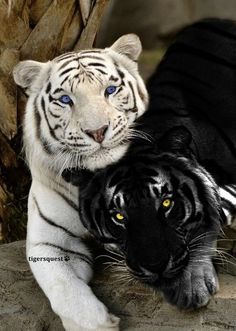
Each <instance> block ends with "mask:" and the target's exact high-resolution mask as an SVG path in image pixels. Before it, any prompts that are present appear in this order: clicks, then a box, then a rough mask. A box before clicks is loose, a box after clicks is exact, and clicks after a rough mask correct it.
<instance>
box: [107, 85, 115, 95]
mask: <svg viewBox="0 0 236 331" xmlns="http://www.w3.org/2000/svg"><path fill="white" fill-rule="evenodd" d="M115 91H116V86H113V85H111V86H108V87H107V88H106V90H105V94H113V93H114V92H115Z"/></svg>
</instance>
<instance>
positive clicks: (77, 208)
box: [55, 190, 79, 212]
mask: <svg viewBox="0 0 236 331" xmlns="http://www.w3.org/2000/svg"><path fill="white" fill-rule="evenodd" d="M55 192H56V193H57V194H58V195H59V196H60V197H61V198H62V199H63V200H65V202H67V203H68V205H69V206H70V207H71V208H73V209H74V210H75V211H77V212H79V207H78V206H77V205H76V204H75V203H74V202H73V201H72V200H70V199H69V198H67V197H66V196H65V195H64V194H63V193H61V192H59V191H57V190H55Z"/></svg>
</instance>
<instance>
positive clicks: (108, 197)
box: [76, 20, 236, 308]
mask: <svg viewBox="0 0 236 331" xmlns="http://www.w3.org/2000/svg"><path fill="white" fill-rule="evenodd" d="M148 90H149V93H150V107H149V110H148V112H147V113H146V114H145V115H144V116H143V117H142V118H141V119H140V120H139V122H140V129H141V130H143V131H145V132H147V133H149V134H150V135H151V136H152V137H153V142H152V143H151V142H150V143H149V142H147V141H144V140H140V141H136V142H134V143H133V144H132V146H131V148H130V150H129V152H128V153H127V155H126V157H125V158H124V159H123V160H121V161H120V162H118V163H117V164H115V165H112V166H110V167H108V168H106V169H104V170H100V171H96V172H95V173H94V174H93V173H90V172H88V171H86V172H83V171H81V172H80V173H78V174H77V175H76V176H77V181H78V182H79V186H80V216H81V219H82V222H83V223H84V225H85V226H86V227H87V228H88V230H89V231H90V232H91V233H92V234H93V235H94V236H95V237H96V238H97V239H98V240H99V241H101V242H103V243H104V244H113V245H114V244H115V245H116V247H117V248H118V249H119V250H120V251H121V252H122V253H123V254H124V256H125V260H126V263H127V265H128V267H129V268H130V270H131V272H132V273H133V274H134V275H135V276H136V277H138V278H139V279H142V280H143V281H145V282H148V283H151V284H153V285H154V286H156V287H158V288H160V289H161V290H162V291H163V292H164V294H165V297H166V298H167V300H168V301H170V302H171V303H173V304H176V305H177V306H178V307H181V308H189V307H199V306H202V305H205V304H206V303H207V302H208V299H209V296H210V295H212V294H214V293H215V292H216V289H217V277H216V275H215V271H214V267H213V265H212V256H213V255H214V254H213V252H214V244H215V241H216V238H217V235H218V234H219V230H220V222H222V220H224V218H225V216H224V213H223V211H222V208H221V207H222V205H223V202H222V201H221V198H220V195H219V191H218V187H219V186H222V185H228V184H230V185H231V184H234V183H236V97H235V96H236V93H235V92H236V25H235V24H234V23H232V22H230V21H221V20H208V21H202V22H199V23H197V24H194V25H192V26H190V27H188V28H186V29H185V30H184V31H183V32H182V33H180V34H179V36H177V38H176V41H175V42H174V44H173V45H172V46H171V47H170V48H169V50H168V51H167V53H166V55H165V57H164V59H163V61H162V62H161V64H160V66H159V67H158V68H157V71H156V72H155V73H154V75H153V76H152V77H151V79H150V81H149V83H148ZM166 198H170V199H171V201H172V205H171V208H170V209H169V210H166V209H165V208H163V205H162V202H163V200H165V199H166ZM221 203H222V205H221ZM233 207H234V206H233ZM234 211H235V209H234ZM117 213H122V214H123V215H124V220H122V221H121V222H119V221H118V220H117V219H116V214H117Z"/></svg>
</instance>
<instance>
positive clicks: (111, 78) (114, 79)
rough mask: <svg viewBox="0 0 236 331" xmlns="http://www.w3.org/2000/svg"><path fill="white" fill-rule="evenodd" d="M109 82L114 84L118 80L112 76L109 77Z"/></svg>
mask: <svg viewBox="0 0 236 331" xmlns="http://www.w3.org/2000/svg"><path fill="white" fill-rule="evenodd" d="M109 80H113V81H114V82H117V81H118V80H119V78H118V77H114V76H113V75H111V76H110V77H109Z"/></svg>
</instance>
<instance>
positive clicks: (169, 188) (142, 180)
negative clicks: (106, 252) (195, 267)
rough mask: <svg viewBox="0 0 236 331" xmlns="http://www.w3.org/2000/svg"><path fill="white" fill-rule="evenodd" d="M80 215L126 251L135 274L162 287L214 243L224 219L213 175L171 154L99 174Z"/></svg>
mask: <svg viewBox="0 0 236 331" xmlns="http://www.w3.org/2000/svg"><path fill="white" fill-rule="evenodd" d="M147 164H149V165H148V166H147ZM85 181H86V180H85ZM80 214H81V218H82V221H83V223H84V225H85V226H86V227H87V228H88V229H89V231H90V232H91V233H92V234H93V235H94V236H95V237H96V238H97V239H98V240H100V241H101V242H103V243H104V244H105V245H106V246H107V247H109V246H110V248H113V249H114V248H115V249H118V250H119V251H120V252H122V254H123V255H124V256H125V261H126V264H127V267H128V269H129V271H130V272H131V273H132V274H133V275H134V276H135V277H138V278H139V279H141V280H143V281H145V282H148V283H151V284H153V285H155V286H158V287H161V286H165V285H166V284H168V283H170V282H172V281H175V279H176V278H177V277H178V275H179V274H180V273H181V272H182V271H183V270H184V269H185V268H186V267H187V265H188V264H189V263H191V262H192V261H193V259H194V258H196V257H197V256H198V253H200V252H201V251H202V250H203V249H204V247H205V246H206V247H208V248H209V247H210V246H212V245H213V243H214V241H215V238H216V236H217V233H218V230H219V221H220V215H219V198H218V193H217V191H216V188H215V184H214V181H213V179H212V178H211V177H210V176H209V174H208V173H207V172H206V171H205V170H204V169H202V168H201V167H199V166H197V165H194V164H193V163H192V164H191V162H190V161H188V160H187V159H185V158H184V157H179V158H177V157H176V156H171V154H165V155H163V156H162V157H157V158H156V159H148V158H147V157H146V158H144V159H143V160H141V161H140V160H138V159H137V161H135V160H131V163H129V164H126V163H125V162H124V163H123V164H122V163H120V164H119V167H116V168H115V167H113V166H112V167H111V168H110V169H109V170H107V171H101V172H99V173H96V174H95V176H93V177H92V178H90V181H89V185H86V186H84V188H83V185H82V186H81V191H80ZM198 250H199V251H198Z"/></svg>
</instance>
